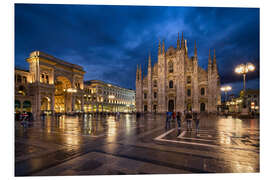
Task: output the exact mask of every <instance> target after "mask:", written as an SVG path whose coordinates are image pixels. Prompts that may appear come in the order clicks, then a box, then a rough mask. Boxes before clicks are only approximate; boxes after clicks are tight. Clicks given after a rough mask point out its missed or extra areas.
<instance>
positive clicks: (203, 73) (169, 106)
mask: <svg viewBox="0 0 270 180" xmlns="http://www.w3.org/2000/svg"><path fill="white" fill-rule="evenodd" d="M220 104H221V95H220V80H219V73H218V67H217V60H216V55H215V50H214V55H213V58H212V57H211V54H210V50H209V58H208V68H207V70H204V69H202V68H201V67H199V66H198V56H197V48H196V42H195V47H194V56H192V57H189V55H188V48H187V41H186V40H184V37H183V33H182V39H181V43H180V39H179V34H178V40H177V47H176V48H174V47H173V46H171V47H169V48H168V49H167V51H165V45H164V41H163V43H162V46H161V43H160V42H159V47H158V59H157V63H156V64H154V66H153V67H152V64H151V55H150V54H149V58H148V70H147V75H145V76H144V75H142V68H141V66H140V67H139V66H137V72H136V110H137V112H158V113H165V112H166V111H177V112H183V111H184V110H187V109H192V110H193V111H197V112H199V111H206V112H216V111H217V106H218V105H220Z"/></svg>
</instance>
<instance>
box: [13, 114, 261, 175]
mask: <svg viewBox="0 0 270 180" xmlns="http://www.w3.org/2000/svg"><path fill="white" fill-rule="evenodd" d="M15 125H16V126H15V138H16V139H15V161H16V163H15V174H16V176H25V175H76V174H78V175H79V174H84V175H87V174H89V175H91V174H149V173H150V174H157V173H173V174H174V173H198V172H199V173H200V172H218V173H219V172H259V120H258V119H238V118H232V117H227V118H225V117H217V116H214V115H209V116H208V115H204V116H202V117H201V122H200V131H199V133H195V131H191V132H188V131H186V122H185V121H183V122H182V128H181V132H180V134H178V131H177V125H176V122H175V121H171V129H169V130H165V116H164V115H151V114H146V115H144V116H140V117H136V116H135V115H132V114H122V115H121V116H120V117H119V118H118V117H116V116H93V115H81V116H61V117H60V118H57V119H56V118H53V117H51V116H48V117H46V119H45V120H36V121H35V122H34V123H33V124H32V125H30V126H29V127H28V128H23V127H22V126H21V125H20V123H19V122H16V123H15ZM194 126H195V125H194V124H193V129H194V128H195V127H194Z"/></svg>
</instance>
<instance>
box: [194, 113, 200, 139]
mask: <svg viewBox="0 0 270 180" xmlns="http://www.w3.org/2000/svg"><path fill="white" fill-rule="evenodd" d="M193 120H194V122H195V125H196V134H198V132H199V125H200V116H199V114H198V113H197V112H195V113H194V116H193Z"/></svg>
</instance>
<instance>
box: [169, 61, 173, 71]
mask: <svg viewBox="0 0 270 180" xmlns="http://www.w3.org/2000/svg"><path fill="white" fill-rule="evenodd" d="M168 66H169V73H173V62H172V61H170V62H169V63H168Z"/></svg>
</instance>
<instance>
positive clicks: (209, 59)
mask: <svg viewBox="0 0 270 180" xmlns="http://www.w3.org/2000/svg"><path fill="white" fill-rule="evenodd" d="M210 53H211V52H210V48H209V57H208V66H209V65H212V60H211V54H210Z"/></svg>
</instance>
